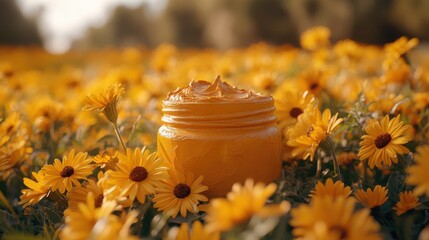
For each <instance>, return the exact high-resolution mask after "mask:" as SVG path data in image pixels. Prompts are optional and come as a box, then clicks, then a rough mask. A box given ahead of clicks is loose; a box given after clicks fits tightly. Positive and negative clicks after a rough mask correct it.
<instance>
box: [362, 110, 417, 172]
mask: <svg viewBox="0 0 429 240" xmlns="http://www.w3.org/2000/svg"><path fill="white" fill-rule="evenodd" d="M410 127H411V126H410V125H408V124H407V125H404V123H403V122H402V121H401V120H400V115H398V116H397V117H395V118H393V119H391V120H389V115H386V116H385V117H384V118H383V120H381V122H379V121H372V122H371V123H370V124H368V126H366V127H365V131H366V133H368V134H367V135H364V136H362V141H361V142H360V144H359V145H360V149H359V153H358V156H359V159H361V160H365V159H368V164H369V167H370V168H374V166H376V167H378V168H382V166H383V165H385V166H391V165H392V161H393V162H395V163H396V162H398V157H397V154H404V153H408V152H409V150H408V149H407V148H406V147H404V146H402V144H405V143H407V142H409V141H410V140H411V137H410V136H409V128H410Z"/></svg>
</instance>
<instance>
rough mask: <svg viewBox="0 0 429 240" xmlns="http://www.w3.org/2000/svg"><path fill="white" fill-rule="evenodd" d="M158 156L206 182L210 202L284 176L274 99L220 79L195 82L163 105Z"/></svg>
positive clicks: (176, 93) (177, 92) (168, 98)
mask: <svg viewBox="0 0 429 240" xmlns="http://www.w3.org/2000/svg"><path fill="white" fill-rule="evenodd" d="M162 111H163V114H164V115H163V117H162V121H163V123H164V125H163V126H162V127H161V128H160V129H159V131H158V139H157V142H158V152H159V154H160V156H161V157H164V158H165V159H167V160H169V161H170V162H172V163H173V164H174V165H175V166H176V168H177V169H179V170H181V171H183V172H185V173H186V172H191V173H193V174H194V175H196V176H198V175H202V176H204V180H203V183H204V184H205V185H207V186H208V187H209V190H208V191H207V192H205V194H206V195H207V196H208V197H209V198H213V197H224V196H225V195H226V194H227V193H228V192H229V191H230V190H231V186H232V185H233V184H234V183H236V182H241V183H243V182H244V181H245V179H247V178H253V179H254V180H255V181H257V182H265V183H269V182H272V181H273V180H276V179H278V178H279V177H280V174H281V159H280V154H281V135H280V132H279V130H278V129H277V127H276V125H275V122H276V117H275V116H274V102H273V98H272V97H270V96H263V95H260V94H257V93H253V92H251V91H247V90H243V89H237V88H234V87H231V86H230V85H228V84H227V83H225V82H222V81H221V80H220V78H219V77H218V78H217V79H216V80H215V81H214V82H213V83H209V82H206V81H198V82H194V81H193V82H191V83H190V85H189V86H188V87H185V88H179V89H177V90H176V91H174V92H171V93H169V94H168V96H167V98H166V99H165V100H164V101H163V110H162Z"/></svg>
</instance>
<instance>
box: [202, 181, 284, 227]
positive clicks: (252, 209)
mask: <svg viewBox="0 0 429 240" xmlns="http://www.w3.org/2000/svg"><path fill="white" fill-rule="evenodd" d="M276 189H277V186H276V184H274V183H271V184H269V185H267V186H265V184H263V183H257V184H254V182H253V180H251V179H248V180H246V182H245V183H244V185H241V184H239V183H236V184H234V185H233V186H232V191H231V192H229V193H228V195H227V197H226V199H224V198H218V199H213V200H211V202H210V204H209V206H208V209H207V216H206V221H207V228H208V229H209V230H210V231H228V230H231V229H232V228H233V227H234V226H236V225H239V224H243V223H247V222H248V221H249V220H250V219H251V218H252V217H253V216H254V215H256V216H258V217H261V218H269V217H277V216H281V215H284V214H286V213H287V212H288V211H289V209H290V204H289V203H288V202H286V201H283V202H281V203H280V204H272V205H268V206H266V205H265V203H266V202H267V200H268V198H269V197H270V196H271V195H272V194H273V193H274V192H275V191H276Z"/></svg>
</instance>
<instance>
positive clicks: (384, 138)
mask: <svg viewBox="0 0 429 240" xmlns="http://www.w3.org/2000/svg"><path fill="white" fill-rule="evenodd" d="M390 140H392V136H390V134H388V133H385V134H381V135H378V137H377V138H376V139H375V141H374V142H375V146H376V147H377V148H378V149H381V148H384V147H385V146H386V145H387V144H389V142H390Z"/></svg>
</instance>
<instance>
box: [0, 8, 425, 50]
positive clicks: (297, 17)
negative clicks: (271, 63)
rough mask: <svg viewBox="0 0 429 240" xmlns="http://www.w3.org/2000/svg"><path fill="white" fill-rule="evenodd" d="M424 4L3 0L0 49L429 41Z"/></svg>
mask: <svg viewBox="0 0 429 240" xmlns="http://www.w3.org/2000/svg"><path fill="white" fill-rule="evenodd" d="M428 12H429V1H427V0H377V1H374V0H235V1H231V0H204V1H201V0H122V1H120V0H90V1H88V0H73V1H69V0H55V1H51V0H1V1H0V44H1V45H40V46H43V47H44V48H45V49H46V50H48V51H49V52H51V53H63V52H66V51H69V50H87V49H94V48H108V47H133V46H147V47H155V46H157V45H159V44H160V43H172V44H174V45H176V46H177V47H183V48H185V47H186V48H188V47H198V48H205V47H212V48H217V49H228V48H233V47H244V46H248V45H249V44H252V43H255V42H259V41H265V42H267V43H270V44H293V45H297V44H298V42H299V35H300V34H301V33H302V32H303V31H304V30H306V29H308V28H309V27H312V26H315V25H324V26H327V27H329V28H330V29H331V31H332V41H334V42H335V41H336V40H339V39H345V38H350V39H353V40H356V41H358V42H362V43H369V44H383V43H386V42H391V41H393V40H395V39H396V38H398V37H400V36H403V35H406V36H409V37H418V38H419V39H420V40H421V41H422V42H424V41H426V40H428V39H429V31H427V29H429V14H427V13H428Z"/></svg>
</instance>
